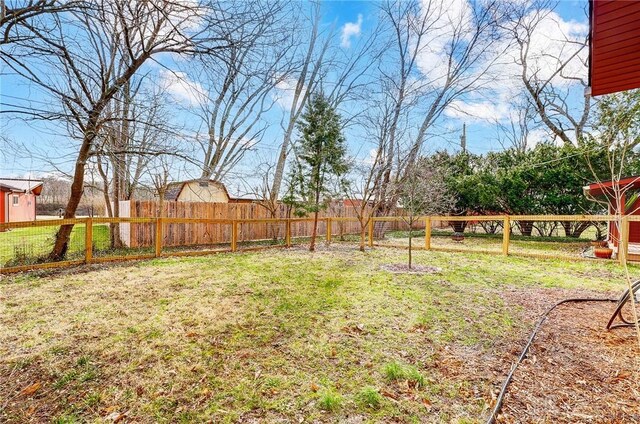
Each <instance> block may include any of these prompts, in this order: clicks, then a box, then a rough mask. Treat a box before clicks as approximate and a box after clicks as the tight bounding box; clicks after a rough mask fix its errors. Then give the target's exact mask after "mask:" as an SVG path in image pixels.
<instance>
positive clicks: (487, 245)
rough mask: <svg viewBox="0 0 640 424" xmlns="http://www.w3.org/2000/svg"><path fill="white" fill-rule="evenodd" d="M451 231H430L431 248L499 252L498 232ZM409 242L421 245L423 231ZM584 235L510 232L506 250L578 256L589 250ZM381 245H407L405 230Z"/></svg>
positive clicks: (387, 235) (500, 237)
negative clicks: (456, 236)
mask: <svg viewBox="0 0 640 424" xmlns="http://www.w3.org/2000/svg"><path fill="white" fill-rule="evenodd" d="M451 234H452V232H444V231H438V230H436V231H434V232H432V236H431V247H433V248H444V249H456V250H461V251H464V250H481V251H494V252H502V234H484V233H465V239H464V241H462V242H457V241H453V240H452V239H451ZM413 237H414V238H413V239H412V245H413V246H417V247H419V248H422V247H423V246H424V230H421V231H414V233H413ZM589 241H590V240H589V239H588V238H581V239H573V238H568V237H525V236H520V235H512V236H511V239H510V242H509V252H510V253H516V254H517V253H520V254H541V255H556V256H558V257H566V258H572V257H573V258H575V257H579V256H580V255H581V254H582V253H583V252H584V251H585V250H587V249H590V244H589ZM377 243H378V244H381V245H385V244H387V245H402V246H408V245H409V235H408V231H392V232H389V233H387V234H386V236H385V238H384V239H383V240H379V241H377Z"/></svg>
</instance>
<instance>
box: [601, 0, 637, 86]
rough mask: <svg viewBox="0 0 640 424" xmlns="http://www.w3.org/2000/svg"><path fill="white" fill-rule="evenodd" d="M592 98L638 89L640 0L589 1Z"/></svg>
mask: <svg viewBox="0 0 640 424" xmlns="http://www.w3.org/2000/svg"><path fill="white" fill-rule="evenodd" d="M590 46H591V54H590V61H589V63H590V69H589V72H590V74H589V75H590V78H589V79H590V85H591V95H593V96H598V95H601V94H609V93H614V92H616V91H623V90H630V89H633V88H639V87H640V1H629V0H591V42H590Z"/></svg>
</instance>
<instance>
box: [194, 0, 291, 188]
mask: <svg viewBox="0 0 640 424" xmlns="http://www.w3.org/2000/svg"><path fill="white" fill-rule="evenodd" d="M285 5H287V4H286V3H284V2H267V3H261V2H237V4H235V3H233V2H231V4H230V5H229V4H227V7H230V8H231V9H232V10H234V11H235V12H234V14H236V15H239V16H243V20H242V21H241V22H238V20H230V21H226V22H221V24H220V25H219V26H218V27H217V28H216V29H215V31H216V32H217V33H218V36H219V37H220V38H225V39H229V40H235V39H238V40H241V41H242V42H237V43H231V44H232V45H231V46H230V47H229V48H228V49H225V50H224V51H223V52H221V53H220V54H218V55H217V56H216V57H212V56H210V55H204V56H201V57H200V59H201V60H200V61H199V63H198V64H197V65H196V68H195V69H193V70H194V71H197V73H198V74H200V75H201V77H200V78H196V81H198V83H199V85H198V88H196V89H195V91H202V92H200V93H198V92H196V93H194V94H195V97H197V98H198V102H197V103H198V106H199V108H200V109H201V110H200V112H199V116H200V118H201V119H202V122H203V123H204V127H205V128H206V132H207V133H206V136H205V137H204V140H203V141H200V147H201V149H202V153H203V158H202V175H201V176H202V178H206V179H212V178H213V179H215V180H222V179H223V178H224V177H225V176H226V175H227V173H228V172H229V171H230V170H232V169H233V167H234V166H235V165H236V164H237V163H238V162H239V161H240V160H241V159H242V158H243V156H244V155H245V153H246V152H247V151H249V150H252V149H255V148H256V145H257V144H258V143H259V142H260V141H261V139H262V137H263V135H264V132H265V130H266V127H267V124H266V123H265V121H264V119H263V117H264V114H266V113H267V112H269V111H270V110H271V108H272V107H273V104H274V97H273V94H274V93H273V90H274V88H275V87H276V86H277V85H278V84H281V83H282V82H283V81H285V80H286V79H287V78H288V77H289V76H290V72H291V68H292V66H293V64H292V63H291V61H290V60H289V59H290V57H289V52H290V51H291V50H292V49H293V43H292V42H293V37H292V31H291V29H292V28H293V27H295V25H294V24H293V22H292V20H291V19H290V18H287V14H286V13H283V8H284V6H285ZM194 73H195V72H194Z"/></svg>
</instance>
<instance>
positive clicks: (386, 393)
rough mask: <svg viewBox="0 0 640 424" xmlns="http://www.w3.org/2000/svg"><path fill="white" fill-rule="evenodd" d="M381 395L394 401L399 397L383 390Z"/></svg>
mask: <svg viewBox="0 0 640 424" xmlns="http://www.w3.org/2000/svg"><path fill="white" fill-rule="evenodd" d="M380 394H382V396H384V397H387V398H390V399H393V400H398V395H397V394H395V393H391V392H389V391H387V390H382V391H381V392H380Z"/></svg>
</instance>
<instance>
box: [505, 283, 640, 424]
mask: <svg viewBox="0 0 640 424" xmlns="http://www.w3.org/2000/svg"><path fill="white" fill-rule="evenodd" d="M523 294H524V295H525V296H523ZM603 295H604V293H593V292H586V291H571V292H566V291H564V290H562V291H559V292H558V293H555V294H554V293H552V292H551V293H550V292H548V291H547V292H546V293H541V292H540V291H539V290H536V291H533V292H532V293H528V294H527V293H521V292H511V293H507V294H506V295H505V297H506V298H507V299H509V298H511V299H512V300H515V301H516V302H518V303H519V304H523V305H527V308H528V309H529V310H530V311H533V310H540V309H541V307H542V308H544V307H546V306H547V305H552V304H553V303H554V302H556V301H558V300H560V299H561V298H565V297H577V296H578V297H582V296H585V297H617V295H618V293H615V295H616V296H614V294H613V293H611V294H610V296H603ZM527 298H528V300H527ZM614 305H615V304H614V303H609V302H587V303H567V304H563V305H560V306H558V307H557V308H556V309H555V310H554V311H552V312H551V314H550V315H549V317H548V318H547V320H546V321H545V323H544V324H543V325H542V327H541V329H540V331H539V332H538V335H537V337H536V339H535V341H534V343H533V345H532V346H531V349H530V351H529V354H528V356H527V358H526V359H525V360H524V361H523V362H522V364H521V365H520V366H519V367H518V369H517V370H516V373H515V375H514V379H513V380H512V382H511V385H510V386H509V388H508V390H507V394H506V397H505V400H504V404H503V407H502V411H501V414H500V415H499V416H498V418H499V419H498V420H497V422H498V423H533V422H540V423H620V424H622V423H640V355H639V348H638V345H637V339H636V336H635V333H634V331H633V330H632V329H630V328H619V329H614V330H611V331H607V330H606V329H605V326H606V323H607V322H608V320H609V318H610V316H611V313H612V310H613V307H614Z"/></svg>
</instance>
